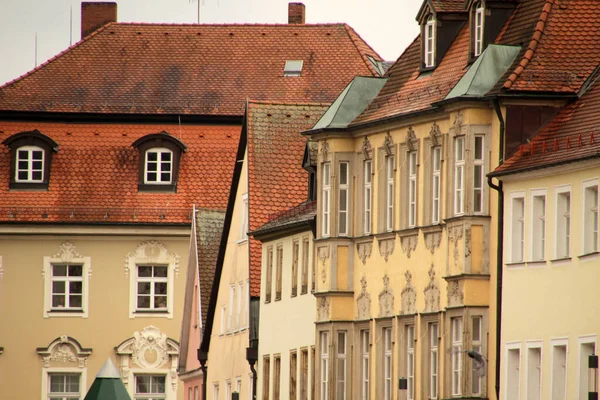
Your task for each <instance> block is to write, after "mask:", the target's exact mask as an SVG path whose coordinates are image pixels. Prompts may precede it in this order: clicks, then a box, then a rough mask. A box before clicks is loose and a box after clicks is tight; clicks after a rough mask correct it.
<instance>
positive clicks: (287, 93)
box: [0, 23, 381, 116]
mask: <svg viewBox="0 0 600 400" xmlns="http://www.w3.org/2000/svg"><path fill="white" fill-rule="evenodd" d="M369 56H370V57H372V58H373V59H374V60H376V61H380V60H381V58H380V57H379V55H378V54H377V53H376V52H375V51H374V50H373V49H372V48H371V47H370V46H369V45H368V44H367V43H365V42H364V41H363V40H362V38H361V37H360V36H359V35H358V34H357V33H356V32H355V31H354V30H353V29H352V28H350V27H349V26H348V25H346V24H322V25H249V24H247V25H167V24H140V23H111V24H107V25H105V26H104V27H103V28H100V29H99V30H98V31H96V32H94V33H93V34H91V35H90V36H88V37H86V38H84V39H83V40H82V41H80V42H78V43H77V44H75V45H73V46H72V47H70V48H68V49H67V50H65V51H64V52H62V53H60V54H59V55H57V56H56V57H54V58H52V59H51V60H49V61H48V62H46V63H44V64H42V65H40V66H39V67H38V68H36V69H34V70H33V71H31V72H29V73H27V74H25V75H23V76H22V77H20V78H18V79H16V80H14V81H11V82H9V83H7V84H6V85H4V86H2V87H0V111H28V112H66V113H100V114H194V115H237V116H242V115H243V113H244V105H245V99H246V98H248V97H249V98H252V99H257V100H279V101H299V102H331V101H333V100H334V99H335V97H336V96H337V95H338V94H339V90H340V87H343V86H345V85H346V84H348V82H349V81H350V80H351V79H352V78H353V77H354V76H355V75H357V74H359V75H377V70H376V67H375V66H374V65H373V63H372V62H371V61H369V58H368V57H369ZM286 60H303V61H304V65H303V69H302V74H301V76H297V77H284V76H283V70H284V65H285V61H286Z"/></svg>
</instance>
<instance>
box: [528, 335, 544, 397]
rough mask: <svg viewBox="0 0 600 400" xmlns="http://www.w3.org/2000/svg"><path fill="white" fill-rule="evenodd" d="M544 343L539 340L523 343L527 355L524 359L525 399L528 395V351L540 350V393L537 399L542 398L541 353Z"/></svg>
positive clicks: (542, 354)
mask: <svg viewBox="0 0 600 400" xmlns="http://www.w3.org/2000/svg"><path fill="white" fill-rule="evenodd" d="M543 347H544V341H543V340H541V339H539V340H527V341H525V348H526V350H527V355H526V359H525V364H526V365H527V371H525V393H526V397H527V395H528V394H529V350H530V349H539V350H540V393H539V398H540V399H541V398H542V386H543V385H544V381H543V365H544V353H543V351H542V350H543Z"/></svg>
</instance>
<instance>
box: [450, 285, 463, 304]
mask: <svg viewBox="0 0 600 400" xmlns="http://www.w3.org/2000/svg"><path fill="white" fill-rule="evenodd" d="M464 300H465V298H464V294H463V289H462V285H461V284H460V283H459V281H451V282H448V307H458V306H462V305H464Z"/></svg>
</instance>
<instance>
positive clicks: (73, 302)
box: [69, 294, 82, 308]
mask: <svg viewBox="0 0 600 400" xmlns="http://www.w3.org/2000/svg"><path fill="white" fill-rule="evenodd" d="M81 300H82V297H81V295H79V294H77V295H71V296H69V307H70V308H81V304H82V301H81Z"/></svg>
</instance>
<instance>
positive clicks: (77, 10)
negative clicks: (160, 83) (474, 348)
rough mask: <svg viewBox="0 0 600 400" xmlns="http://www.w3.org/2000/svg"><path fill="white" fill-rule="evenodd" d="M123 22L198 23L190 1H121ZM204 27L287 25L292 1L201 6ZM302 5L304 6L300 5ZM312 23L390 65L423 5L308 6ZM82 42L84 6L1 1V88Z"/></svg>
mask: <svg viewBox="0 0 600 400" xmlns="http://www.w3.org/2000/svg"><path fill="white" fill-rule="evenodd" d="M116 1H117V4H118V6H117V10H118V11H117V19H118V21H119V22H156V23H160V22H163V23H195V22H197V18H198V16H197V14H198V3H196V2H194V3H192V2H190V0H116ZM199 1H201V8H200V22H201V23H207V24H210V23H287V4H288V0H199ZM299 1H302V0H299ZM302 2H303V3H304V4H305V5H306V22H307V23H325V22H346V23H348V24H349V25H350V26H352V27H353V28H354V29H355V30H356V31H357V32H358V33H359V34H360V35H361V36H362V37H363V39H365V41H366V42H367V43H369V44H370V45H371V47H373V48H374V49H375V51H377V52H378V53H379V54H380V55H381V56H382V57H383V58H384V59H386V60H388V61H394V60H396V59H397V58H398V56H399V55H400V54H401V53H402V51H403V50H404V49H405V48H406V46H408V44H410V42H412V40H413V39H414V38H415V36H416V35H417V34H418V25H417V23H416V21H415V17H416V15H417V11H418V10H419V7H420V6H421V3H422V0H304V1H302ZM71 6H72V9H73V18H72V20H73V28H72V33H73V35H72V37H73V43H76V42H77V41H78V40H79V39H80V25H81V1H78V0H0V55H1V57H0V85H2V84H4V83H5V82H8V81H10V80H12V79H15V78H17V77H18V76H20V75H22V74H24V73H26V72H28V71H30V70H31V69H33V68H34V66H35V64H34V63H35V35H36V32H37V61H38V64H41V63H43V62H44V61H46V60H48V59H49V58H51V57H53V56H55V55H56V54H58V53H60V52H61V51H63V50H65V49H66V48H67V47H68V46H69V37H70V35H69V31H70V30H69V20H70V16H69V15H70V9H71Z"/></svg>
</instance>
